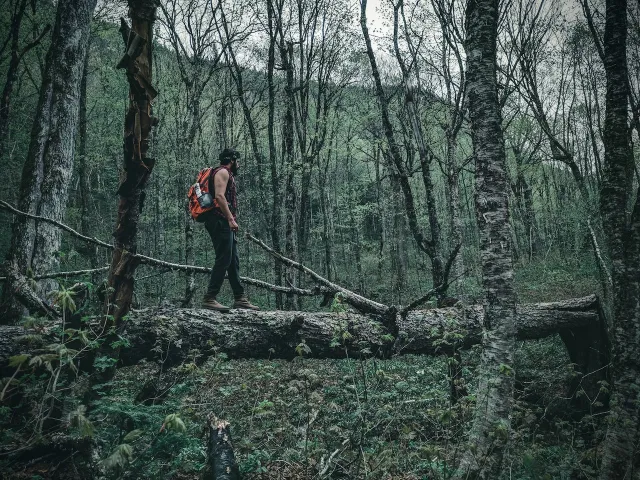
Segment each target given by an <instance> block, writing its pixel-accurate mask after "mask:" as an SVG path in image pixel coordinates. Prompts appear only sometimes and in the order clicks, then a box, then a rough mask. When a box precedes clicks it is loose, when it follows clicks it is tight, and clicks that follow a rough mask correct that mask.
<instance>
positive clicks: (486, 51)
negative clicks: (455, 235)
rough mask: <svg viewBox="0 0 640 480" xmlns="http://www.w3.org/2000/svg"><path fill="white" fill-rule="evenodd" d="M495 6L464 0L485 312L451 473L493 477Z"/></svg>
mask: <svg viewBox="0 0 640 480" xmlns="http://www.w3.org/2000/svg"><path fill="white" fill-rule="evenodd" d="M498 13H499V9H498V1H497V0H470V1H469V3H468V4H467V9H466V26H467V38H466V40H465V50H466V53H467V82H468V83H467V88H468V90H467V92H468V95H469V114H470V118H471V134H472V139H473V150H474V155H475V158H476V216H477V221H478V228H479V231H480V255H481V258H482V283H483V288H484V290H485V307H484V308H485V317H484V322H483V325H484V329H483V340H482V346H483V351H482V357H481V361H480V368H479V372H480V373H479V384H478V393H477V400H476V407H475V412H474V417H473V426H472V428H471V432H470V434H469V443H470V445H473V448H469V449H468V450H466V451H465V453H464V454H463V457H462V459H461V461H460V466H459V469H458V471H457V472H456V478H471V479H476V478H477V479H494V478H497V477H498V475H499V473H500V472H501V470H502V466H503V462H502V459H503V455H504V454H505V450H506V448H507V446H508V445H509V437H510V429H511V425H510V415H511V408H512V405H513V388H514V377H515V374H514V371H513V352H514V349H515V336H516V326H515V321H516V294H515V290H514V280H513V278H514V277H513V264H512V259H511V250H512V248H511V235H510V231H509V208H508V194H507V172H506V156H505V148H504V138H503V134H502V126H501V123H502V118H501V113H500V108H499V104H498V90H497V81H496V38H497V27H498Z"/></svg>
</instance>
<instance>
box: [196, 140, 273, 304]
mask: <svg viewBox="0 0 640 480" xmlns="http://www.w3.org/2000/svg"><path fill="white" fill-rule="evenodd" d="M219 159H220V166H218V167H217V168H215V169H214V170H213V171H212V172H211V174H210V176H209V182H210V183H209V191H210V192H215V195H214V208H213V209H211V210H210V211H208V212H205V213H203V215H206V217H205V221H204V226H205V228H206V229H207V232H209V236H210V237H211V241H212V242H213V248H214V249H215V252H216V263H215V265H214V266H213V271H212V272H211V279H210V280H209V288H208V289H207V293H206V294H205V296H204V299H203V301H202V307H203V308H208V309H210V310H217V311H219V312H228V311H229V307H225V306H224V305H222V304H220V303H219V302H218V301H217V300H216V296H217V295H218V293H219V292H220V287H222V282H223V281H224V277H225V274H228V277H229V283H230V284H231V289H232V290H233V296H234V298H235V301H234V303H233V307H232V308H248V309H251V310H260V309H259V308H258V307H256V306H255V305H253V304H251V303H250V302H249V300H248V299H247V297H246V296H245V294H244V287H243V286H242V284H241V283H240V260H239V259H238V246H237V238H236V234H237V232H238V224H237V223H236V220H237V218H236V213H237V208H238V199H237V193H236V180H235V175H237V173H238V167H239V160H240V154H239V153H238V152H237V151H236V150H233V149H230V148H225V149H224V150H223V151H222V152H221V153H220V156H219ZM212 187H213V188H212Z"/></svg>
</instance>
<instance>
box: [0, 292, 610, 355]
mask: <svg viewBox="0 0 640 480" xmlns="http://www.w3.org/2000/svg"><path fill="white" fill-rule="evenodd" d="M517 311H518V319H517V329H518V330H517V338H518V339H519V340H531V339H537V338H544V337H548V336H550V335H553V334H567V333H568V332H575V333H576V338H577V337H578V336H580V337H581V343H582V345H579V346H578V345H575V346H573V347H572V348H575V349H581V350H580V352H581V354H584V349H586V348H588V347H589V345H586V344H584V342H587V339H586V338H582V337H584V335H577V334H578V333H584V332H587V331H592V330H593V329H594V328H595V329H596V330H593V331H594V332H595V331H601V330H600V329H601V327H602V326H603V325H604V324H603V319H602V317H601V314H600V310H599V303H598V299H597V297H596V296H595V295H591V296H587V297H583V298H575V299H570V300H564V301H560V302H550V303H537V304H522V305H520V306H519V307H518V310H517ZM483 318H484V317H483V309H482V306H480V305H472V306H466V307H460V308H456V307H453V308H438V309H432V310H415V311H411V312H409V313H408V314H407V315H405V316H401V315H397V316H396V317H395V319H393V320H395V322H394V324H393V325H390V324H389V321H388V319H386V321H385V322H384V323H383V322H382V321H381V319H380V318H379V317H377V316H375V315H361V314H355V313H328V312H316V313H309V312H292V311H257V312H256V311H249V310H231V312H230V313H227V314H223V313H218V312H214V311H210V310H203V309H181V308H174V307H159V308H147V309H142V310H134V311H132V312H131V314H130V317H129V320H128V327H127V334H126V336H127V338H128V340H129V342H130V343H131V347H130V348H126V349H123V351H122V357H121V362H122V363H123V364H125V365H132V364H135V363H137V362H138V361H140V360H142V359H153V357H154V355H155V351H156V350H154V348H155V347H156V346H157V345H159V344H160V345H162V356H163V358H164V360H165V362H169V363H171V364H176V363H179V362H182V361H184V360H186V359H188V358H193V355H191V354H190V353H189V351H190V350H192V349H198V350H199V351H200V352H201V354H202V355H203V356H206V355H208V354H211V353H213V352H214V351H215V352H222V353H225V354H227V355H228V356H229V357H231V358H292V357H294V356H296V355H298V354H303V355H304V356H305V357H311V358H344V357H345V356H353V355H358V354H360V353H362V352H363V351H365V350H366V351H368V352H370V353H371V354H373V355H379V356H392V355H399V354H408V353H414V354H423V355H437V354H447V353H450V352H451V351H452V350H453V349H454V348H469V347H470V346H472V345H475V344H478V343H480V340H481V335H482V322H483ZM392 323H393V322H392ZM601 332H602V335H598V337H599V338H593V339H589V340H588V341H589V342H595V343H594V345H590V346H591V347H594V346H596V344H600V347H598V351H599V353H601V354H605V355H606V349H605V348H604V347H605V346H606V345H607V344H606V334H605V333H604V331H601ZM27 333H28V332H27V331H26V330H24V329H23V328H21V327H9V326H0V346H2V347H3V348H2V349H1V350H0V361H3V360H6V359H7V358H8V357H9V356H11V355H15V354H17V353H22V351H23V350H24V349H25V347H26V345H27V344H24V343H21V342H20V341H19V340H20V338H19V337H23V336H25V335H26V334H27ZM30 341H33V338H31V339H30ZM574 343H575V342H574ZM297 347H300V348H298V351H296V349H297ZM570 355H572V354H571V352H570Z"/></svg>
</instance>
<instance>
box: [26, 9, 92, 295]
mask: <svg viewBox="0 0 640 480" xmlns="http://www.w3.org/2000/svg"><path fill="white" fill-rule="evenodd" d="M62 6H64V8H63V9H62V11H60V7H62ZM95 6H96V0H75V1H72V2H68V3H67V2H61V3H60V4H59V7H58V11H59V15H60V16H61V19H64V20H61V21H60V24H59V25H60V26H59V27H58V29H56V30H54V36H53V41H54V42H57V41H58V38H59V40H60V41H61V44H60V47H59V48H60V53H59V54H57V55H55V57H56V58H57V60H54V63H53V65H52V70H51V80H52V83H53V94H52V99H51V105H52V109H51V129H50V130H49V138H48V144H47V147H46V153H45V155H44V170H43V180H42V186H41V197H40V205H39V207H38V214H39V215H42V216H44V217H47V218H51V219H54V220H59V221H62V220H63V219H64V214H65V211H66V208H67V200H68V198H69V184H70V183H71V175H72V173H73V162H74V153H75V143H76V140H75V138H76V133H77V128H78V121H79V112H80V96H81V92H80V91H81V84H82V79H83V76H84V71H85V60H86V57H87V54H88V50H89V31H90V24H91V17H92V15H93V9H94V8H95ZM56 32H57V33H58V37H56ZM61 233H62V232H61V231H60V229H58V228H56V227H54V226H53V225H51V224H48V223H43V224H37V225H36V236H35V245H34V252H33V258H32V260H31V263H32V268H33V273H34V274H36V275H39V274H43V273H47V272H51V271H53V270H54V269H55V268H57V265H58V255H57V254H58V251H59V250H60V245H61V240H62V236H61ZM56 287H57V283H56V282H55V281H53V280H48V281H44V282H40V284H39V286H38V293H39V294H40V296H41V297H43V298H44V297H46V296H47V295H48V294H49V293H50V292H51V291H53V290H55V289H56Z"/></svg>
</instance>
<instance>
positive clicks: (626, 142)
mask: <svg viewBox="0 0 640 480" xmlns="http://www.w3.org/2000/svg"><path fill="white" fill-rule="evenodd" d="M626 42H627V1H626V0H607V9H606V25H605V36H604V66H605V71H606V76H607V97H606V116H605V124H604V136H603V139H604V147H605V155H604V161H605V167H604V174H603V181H602V189H601V192H600V212H601V216H602V222H603V226H604V232H605V235H606V239H607V244H608V248H609V255H610V257H611V260H612V269H611V277H612V281H613V289H612V291H613V299H612V300H613V305H612V308H611V313H612V324H611V334H612V346H613V356H612V357H613V358H612V363H613V372H612V378H613V381H614V384H613V392H612V396H611V414H610V416H609V428H608V431H607V437H606V440H605V444H604V452H603V456H602V466H601V470H600V479H601V480H614V479H621V478H637V475H638V468H637V466H636V465H635V463H636V462H637V442H638V427H639V421H640V412H639V411H638V405H639V402H640V391H639V390H638V379H639V378H640V358H639V357H638V351H639V349H640V341H639V338H640V195H636V200H635V203H636V204H635V207H634V209H633V212H632V214H631V216H630V217H629V216H628V210H627V205H628V202H629V199H630V196H631V193H632V179H633V169H634V158H633V151H632V148H631V144H630V129H629V123H628V98H629V83H628V72H627V51H626ZM628 218H630V220H631V221H630V223H629V221H628Z"/></svg>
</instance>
